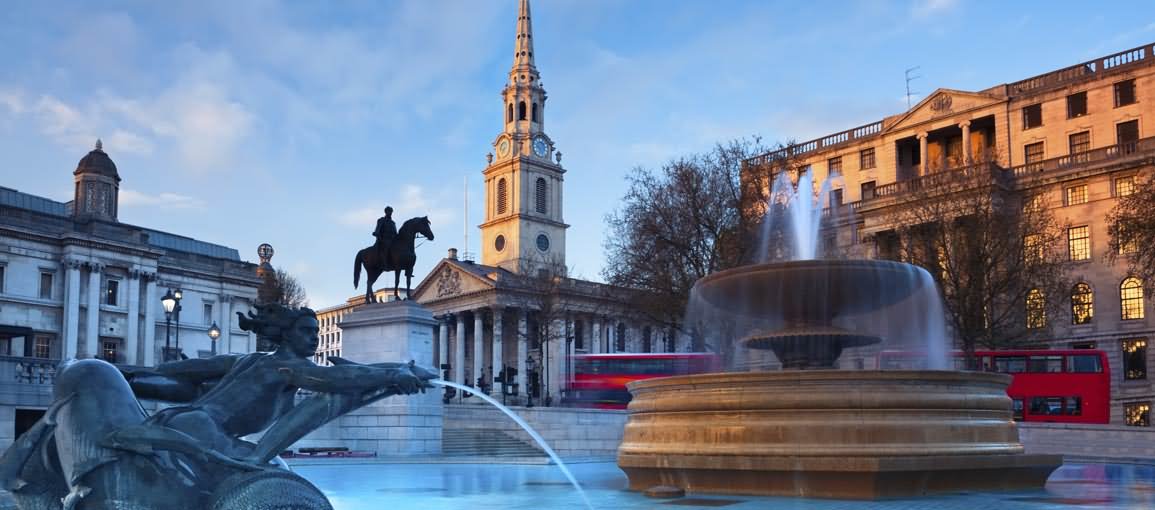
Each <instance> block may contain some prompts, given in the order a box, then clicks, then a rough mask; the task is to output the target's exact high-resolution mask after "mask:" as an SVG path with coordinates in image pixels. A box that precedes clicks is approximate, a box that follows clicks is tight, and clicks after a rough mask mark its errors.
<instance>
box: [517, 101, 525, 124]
mask: <svg viewBox="0 0 1155 510" xmlns="http://www.w3.org/2000/svg"><path fill="white" fill-rule="evenodd" d="M517 120H525V101H518V102H517Z"/></svg>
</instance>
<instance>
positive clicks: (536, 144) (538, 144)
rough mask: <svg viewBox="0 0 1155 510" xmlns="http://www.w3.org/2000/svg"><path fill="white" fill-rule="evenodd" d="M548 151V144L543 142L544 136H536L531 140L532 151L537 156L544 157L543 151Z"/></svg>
mask: <svg viewBox="0 0 1155 510" xmlns="http://www.w3.org/2000/svg"><path fill="white" fill-rule="evenodd" d="M548 151H549V144H548V143H545V138H541V137H537V138H534V140H533V153H534V154H537V155H538V157H545V153H546V152H548Z"/></svg>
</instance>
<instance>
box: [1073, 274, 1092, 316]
mask: <svg viewBox="0 0 1155 510" xmlns="http://www.w3.org/2000/svg"><path fill="white" fill-rule="evenodd" d="M1094 316H1095V293H1094V292H1093V291H1091V286H1090V285H1087V284H1086V283H1082V282H1080V283H1076V284H1075V287H1074V288H1073V289H1071V324H1088V323H1090V322H1091V319H1092V318H1094Z"/></svg>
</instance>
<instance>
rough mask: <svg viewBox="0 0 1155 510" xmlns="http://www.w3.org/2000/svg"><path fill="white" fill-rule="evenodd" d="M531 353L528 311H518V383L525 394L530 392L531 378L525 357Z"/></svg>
mask: <svg viewBox="0 0 1155 510" xmlns="http://www.w3.org/2000/svg"><path fill="white" fill-rule="evenodd" d="M528 355H529V337H528V335H526V311H525V310H523V309H522V310H518V311H517V358H516V362H517V384H518V387H520V388H521V392H522V394H523V395H528V394H529V384H528V383H529V378H528V377H527V376H528V374H527V373H526V371H525V358H526V356H528Z"/></svg>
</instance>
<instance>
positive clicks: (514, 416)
mask: <svg viewBox="0 0 1155 510" xmlns="http://www.w3.org/2000/svg"><path fill="white" fill-rule="evenodd" d="M429 383H430V384H435V385H437V386H449V387H451V388H457V390H458V391H466V392H469V393H472V394H473V395H474V396H475V397H478V398H480V399H482V400H484V401H486V402H489V403H490V404H492V405H493V407H496V408H497V409H498V410H500V411H501V412H503V413H505V415H506V416H509V417H510V418H511V419H513V421H514V422H516V423H517V424H518V425H519V426H521V428H523V429H525V431H526V432H527V433H529V436H530V437H532V438H533V440H534V441H537V444H538V445H539V446H541V449H543V450H545V453H546V454H548V455H549V458H550V459H553V461H554V463H555V464H557V467H559V468H561V472H562V474H564V475H565V477H566V478H567V479H569V482H570V483H571V484H573V486H574V489H577V493H578V495H579V496H581V498H582V501H583V502H585V504H586V508H589V509H590V510H593V508H594V507H593V505H591V504H590V500H589V498H588V497H586V491H584V490H582V486H581V484H579V483H578V481H577V478H574V476H573V473H571V472H570V470H569V468H568V467H566V465H565V463H564V462H562V461H561V457H560V456H558V454H557V452H555V451H553V448H550V447H549V444H547V443H546V442H545V438H543V437H541V434H538V433H537V431H536V430H534V429H533V427H530V426H529V424H528V423H526V422H525V420H523V419H521V416H518V415H517V413H515V412H513V410H512V409H510V408H508V407H505V406H503V405H501V402H498V401H497V400H494V398H493V397H491V396H489V395H486V394H485V393H481V392H478V391H477V388H473V387H470V386H465V385H463V384H457V383H455V382H451V381H443V380H441V379H433V380H431V381H429Z"/></svg>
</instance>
